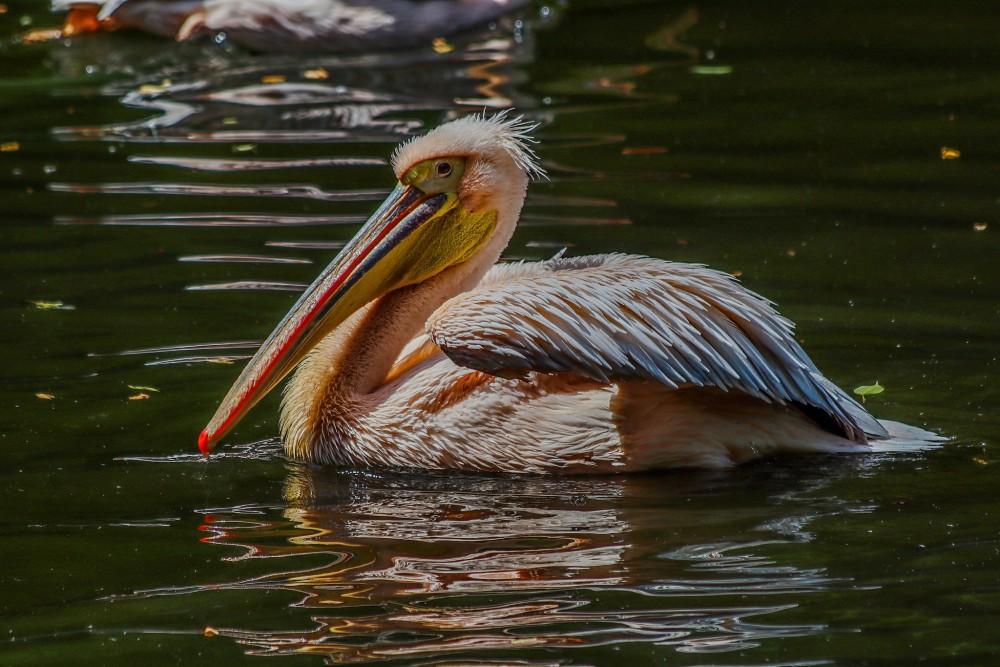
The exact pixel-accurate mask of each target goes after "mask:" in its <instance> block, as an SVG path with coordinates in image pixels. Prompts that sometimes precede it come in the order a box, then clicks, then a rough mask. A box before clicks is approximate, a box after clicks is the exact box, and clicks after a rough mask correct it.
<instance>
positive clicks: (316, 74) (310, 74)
mask: <svg viewBox="0 0 1000 667" xmlns="http://www.w3.org/2000/svg"><path fill="white" fill-rule="evenodd" d="M302 76H304V77H305V78H307V79H312V80H314V81H318V80H322V79H329V78H330V73H329V72H327V71H326V70H325V69H323V68H322V67H317V68H316V69H307V70H306V71H305V72H303V73H302Z"/></svg>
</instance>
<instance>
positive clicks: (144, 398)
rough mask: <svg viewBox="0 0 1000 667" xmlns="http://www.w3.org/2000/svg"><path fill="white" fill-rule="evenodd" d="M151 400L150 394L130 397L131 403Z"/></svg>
mask: <svg viewBox="0 0 1000 667" xmlns="http://www.w3.org/2000/svg"><path fill="white" fill-rule="evenodd" d="M147 398H149V394H136V395H135V396H129V397H128V400H130V401H144V400H146V399H147Z"/></svg>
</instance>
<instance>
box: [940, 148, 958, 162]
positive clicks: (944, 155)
mask: <svg viewBox="0 0 1000 667" xmlns="http://www.w3.org/2000/svg"><path fill="white" fill-rule="evenodd" d="M961 156H962V151H960V150H958V149H957V148H948V147H947V146H942V147H941V159H942V160H957V159H958V158H960V157H961Z"/></svg>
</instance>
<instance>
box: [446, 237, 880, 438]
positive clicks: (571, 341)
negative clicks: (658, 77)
mask: <svg viewBox="0 0 1000 667" xmlns="http://www.w3.org/2000/svg"><path fill="white" fill-rule="evenodd" d="M427 329H428V333H429V334H430V336H431V338H432V339H433V341H434V342H435V343H436V344H437V345H438V346H439V347H440V348H441V350H442V351H443V352H444V353H445V354H446V355H448V357H450V358H451V359H452V360H453V361H454V362H455V363H457V364H460V365H463V366H466V367H469V368H473V369H475V370H479V371H482V372H484V373H489V374H492V375H498V376H502V377H512V376H518V375H524V374H526V373H528V372H531V371H536V372H542V373H559V372H567V371H568V372H572V373H576V374H578V375H581V376H583V377H587V378H590V379H593V380H596V381H599V382H605V383H607V382H613V381H616V380H628V379H641V380H655V381H657V382H660V383H662V384H664V385H666V386H668V387H672V388H676V387H680V386H682V385H695V386H713V387H718V388H721V389H724V390H737V391H742V392H746V393H748V394H751V395H753V396H756V397H758V398H760V399H762V400H764V401H768V402H776V403H780V404H799V405H803V406H810V407H811V408H812V409H814V410H815V409H818V410H820V411H822V413H824V414H825V415H826V416H827V417H828V418H829V420H832V422H833V423H835V424H836V426H837V428H838V430H840V431H841V432H842V434H843V435H844V436H845V437H848V438H850V439H852V440H855V441H858V442H865V441H867V438H868V437H876V438H882V437H887V435H888V434H887V433H886V432H885V430H884V429H883V428H882V426H881V425H880V424H879V423H878V422H877V421H876V420H875V419H874V418H873V417H871V415H869V414H868V413H867V412H866V411H865V409H864V408H863V407H861V406H860V405H859V404H858V403H857V402H855V401H854V400H853V399H851V398H850V397H849V396H847V395H846V394H845V393H844V392H843V391H841V390H840V389H838V388H837V387H836V386H835V385H833V383H831V382H830V381H828V380H827V379H826V378H824V377H823V376H822V375H821V374H820V372H819V371H818V370H817V368H816V366H815V365H814V364H813V363H812V361H811V360H810V359H809V357H808V356H807V355H806V353H805V352H804V351H803V350H802V348H801V347H800V346H799V344H798V343H797V342H796V341H795V338H794V336H793V330H794V326H793V325H792V323H791V322H790V321H788V320H787V319H785V318H784V317H782V316H781V315H779V314H778V313H777V312H776V311H775V310H774V308H773V307H772V304H771V303H770V302H769V301H767V300H766V299H764V298H763V297H760V296H758V295H757V294H755V293H753V292H751V291H749V290H747V289H745V288H743V287H741V286H740V285H739V284H738V283H737V282H736V281H735V280H734V279H733V278H731V277H730V276H728V275H726V274H724V273H720V272H718V271H713V270H711V269H707V268H705V267H703V266H699V265H693V264H680V263H673V262H665V261H662V260H657V259H652V258H649V257H639V256H635V255H620V254H611V255H597V256H590V257H575V258H565V259H564V258H561V257H557V258H555V259H552V260H549V261H547V262H539V263H532V264H527V263H519V264H510V265H499V266H497V267H495V268H494V269H493V271H491V273H490V274H489V275H487V276H486V278H485V279H484V280H483V282H482V283H481V284H480V285H479V286H478V287H477V288H476V289H474V290H471V291H469V292H465V293H463V294H461V295H459V296H457V297H455V298H453V299H451V300H449V301H448V302H446V303H445V304H444V305H443V306H441V308H439V309H438V310H437V312H435V313H434V315H432V316H431V318H430V319H429V320H428V327H427Z"/></svg>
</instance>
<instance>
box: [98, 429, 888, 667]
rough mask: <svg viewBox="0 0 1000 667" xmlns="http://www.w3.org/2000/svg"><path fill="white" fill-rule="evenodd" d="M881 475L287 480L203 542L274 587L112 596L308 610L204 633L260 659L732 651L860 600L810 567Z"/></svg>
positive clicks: (228, 517)
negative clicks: (853, 492)
mask: <svg viewBox="0 0 1000 667" xmlns="http://www.w3.org/2000/svg"><path fill="white" fill-rule="evenodd" d="M269 452H270V454H275V453H276V452H275V450H274V449H273V448H272V447H271V446H265V447H263V448H261V447H251V448H248V449H247V451H245V452H242V453H233V454H232V456H233V457H234V458H245V457H246V456H251V457H257V456H260V455H264V456H267V455H268V453H269ZM882 461H884V458H883V457H879V456H867V457H857V458H830V459H825V460H817V459H811V460H804V459H803V460H797V459H789V460H784V461H781V462H777V463H764V464H761V465H757V466H752V467H747V468H742V469H740V470H738V471H735V472H714V473H707V472H692V471H685V472H681V473H677V474H668V475H663V476H637V477H628V478H626V477H601V478H565V479H557V478H545V477H510V476H496V477H494V476H481V475H455V474H444V473H442V474H433V473H431V474H429V473H408V472H380V473H360V472H337V471H330V470H321V469H315V468H312V467H307V466H302V465H296V464H289V468H288V475H287V478H286V480H285V484H284V497H285V501H284V502H283V503H279V504H273V505H260V504H254V503H247V504H239V505H236V506H231V507H215V508H208V509H203V510H199V513H200V515H201V516H202V526H201V530H202V531H204V533H205V535H204V536H203V537H201V541H202V542H203V543H204V544H206V545H209V546H211V547H219V548H221V549H222V551H223V552H225V553H226V554H229V555H221V554H220V556H219V557H220V558H221V559H222V560H223V561H226V562H229V563H231V564H233V565H235V564H240V565H246V564H247V562H248V561H258V562H265V563H267V565H266V570H267V573H266V574H263V575H259V576H252V577H248V578H236V579H232V580H229V581H222V582H219V581H213V582H212V583H206V584H204V585H193V586H186V587H183V588H176V587H168V588H161V589H152V590H144V591H137V592H135V593H134V594H131V595H125V596H121V597H118V598H116V600H117V601H118V602H120V603H126V604H128V603H129V602H130V601H131V602H134V601H136V600H148V599H150V598H157V597H161V596H192V597H193V598H194V599H192V600H191V602H190V603H189V604H192V605H197V606H198V607H199V608H210V607H211V606H212V602H211V597H212V596H219V595H224V594H226V593H227V592H229V593H232V592H239V593H240V594H242V595H243V596H245V597H244V599H246V600H248V601H250V604H253V603H252V600H253V599H254V597H255V596H258V595H264V594H265V593H266V592H273V591H285V592H287V593H290V594H291V600H292V601H291V603H290V607H289V609H294V610H295V614H294V620H293V621H291V622H289V621H288V619H287V618H286V619H284V620H283V621H282V622H281V624H280V625H281V626H282V628H281V629H275V630H269V629H267V627H266V626H267V623H266V621H265V619H263V618H257V619H255V620H254V622H253V624H252V627H223V626H221V625H219V626H212V627H210V628H207V629H206V633H207V634H209V635H212V636H217V635H221V636H223V637H227V638H229V639H231V640H234V641H235V642H237V643H239V644H242V645H244V646H245V647H246V649H245V650H246V651H247V652H248V653H250V654H269V655H288V654H310V655H321V656H324V657H325V658H326V659H327V660H328V661H329V662H331V663H365V662H377V661H388V660H394V659H399V660H407V661H408V660H415V659H421V660H430V659H439V658H443V657H449V656H454V657H456V659H457V658H458V657H459V656H460V657H464V658H466V659H470V660H473V659H475V658H477V657H482V658H486V657H492V658H494V659H495V658H497V657H498V656H503V655H509V656H510V657H512V658H513V657H514V656H518V658H519V661H518V664H551V663H550V662H547V661H546V660H544V659H543V656H544V654H543V653H539V652H537V651H539V650H541V649H546V648H553V647H564V648H585V647H590V648H596V647H601V646H612V645H620V644H629V643H640V644H655V645H658V646H669V647H673V648H674V649H675V650H677V651H679V652H682V653H718V652H728V651H738V650H742V649H747V648H751V647H754V646H758V645H760V644H761V643H763V642H766V641H767V640H769V639H773V638H787V637H801V636H807V635H822V634H824V633H829V632H831V631H833V630H831V628H829V627H828V626H827V625H826V624H825V623H824V621H823V619H824V615H823V613H822V610H820V609H816V608H811V609H809V611H807V612H805V613H798V614H795V617H796V620H793V621H790V620H788V618H787V614H783V612H789V611H791V610H794V609H796V608H797V607H799V606H800V605H804V606H805V607H806V608H807V609H808V608H809V607H810V603H809V600H810V596H811V595H813V594H817V593H828V594H829V593H831V592H833V591H838V590H839V591H844V590H853V589H855V588H856V586H855V584H854V583H853V582H852V580H851V579H850V578H845V577H840V576H833V575H831V574H829V573H828V572H826V570H825V568H824V567H822V566H817V565H816V563H815V560H814V558H813V557H812V556H806V555H805V554H809V553H810V551H811V548H810V543H811V542H812V541H813V539H814V536H813V535H812V533H811V532H810V523H811V522H813V521H814V520H816V519H818V518H828V517H831V516H836V515H839V514H844V513H859V512H861V513H863V512H865V511H867V508H866V506H865V505H864V504H863V503H854V502H851V501H845V500H842V499H839V498H835V497H832V496H829V495H827V494H826V493H825V492H824V489H826V488H827V487H829V486H830V485H831V484H833V483H835V482H836V480H837V479H838V478H840V477H845V476H859V475H865V474H869V473H870V472H871V471H872V470H873V469H874V468H876V467H877V466H878V465H879V464H880V462H882ZM174 462H175V463H177V462H178V461H174ZM798 552H802V553H803V556H802V557H801V558H799V557H797V553H798ZM318 562H321V563H322V564H319V565H317V563H318ZM806 562H809V563H810V564H809V565H806V564H805V563H806ZM300 563H301V564H302V565H299V564H300ZM803 617H804V618H806V619H807V620H806V621H805V622H803V621H802V620H798V619H801V618H803ZM290 624H291V625H293V626H294V628H293V629H289V628H288V627H287V626H288V625H290ZM845 630H849V628H837V629H836V631H837V632H842V631H845ZM153 632H155V631H153ZM508 651H510V652H511V653H507V652H508ZM514 651H516V653H514ZM536 658H537V659H538V660H539V661H538V662H533V660H536ZM522 660H523V661H524V662H523V663H522V662H521V661H522ZM487 662H488V661H487ZM463 664H464V663H463ZM476 664H480V663H476ZM504 664H507V663H504Z"/></svg>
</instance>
